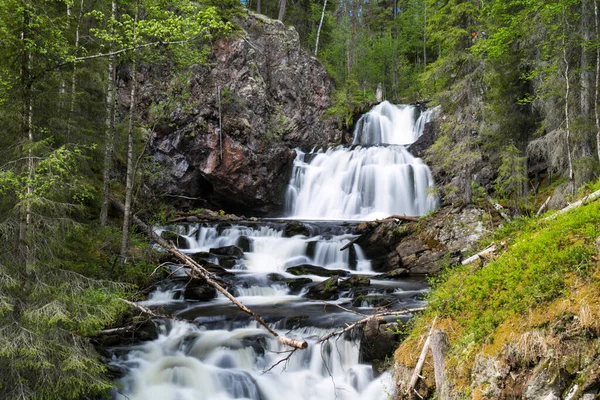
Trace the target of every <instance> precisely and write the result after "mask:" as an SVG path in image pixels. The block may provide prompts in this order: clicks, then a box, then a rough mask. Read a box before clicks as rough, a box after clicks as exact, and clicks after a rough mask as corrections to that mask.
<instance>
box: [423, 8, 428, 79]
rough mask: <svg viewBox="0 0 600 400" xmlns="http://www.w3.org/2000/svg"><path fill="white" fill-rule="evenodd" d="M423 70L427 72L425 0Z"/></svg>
mask: <svg viewBox="0 0 600 400" xmlns="http://www.w3.org/2000/svg"><path fill="white" fill-rule="evenodd" d="M423 70H424V71H425V72H427V0H423Z"/></svg>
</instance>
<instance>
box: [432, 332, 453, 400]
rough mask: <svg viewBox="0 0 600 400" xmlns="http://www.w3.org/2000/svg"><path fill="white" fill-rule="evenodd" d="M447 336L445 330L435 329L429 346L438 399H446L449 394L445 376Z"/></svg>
mask: <svg viewBox="0 0 600 400" xmlns="http://www.w3.org/2000/svg"><path fill="white" fill-rule="evenodd" d="M449 346H450V344H449V343H448V336H447V335H446V332H444V331H443V330H440V329H436V330H435V331H434V332H433V335H432V336H431V342H430V343H429V347H430V348H431V355H432V356H433V372H434V375H435V392H436V394H437V398H438V399H439V400H447V399H448V398H449V397H450V396H449V395H450V393H449V392H450V389H449V385H448V379H447V377H446V352H447V351H448V347H449Z"/></svg>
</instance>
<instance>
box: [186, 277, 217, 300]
mask: <svg viewBox="0 0 600 400" xmlns="http://www.w3.org/2000/svg"><path fill="white" fill-rule="evenodd" d="M216 296H217V291H216V289H215V288H213V287H212V286H209V285H208V284H207V283H203V282H200V281H194V282H191V283H189V284H188V285H187V286H186V287H185V290H184V292H183V298H184V299H186V300H197V301H210V300H212V299H214V298H215V297H216Z"/></svg>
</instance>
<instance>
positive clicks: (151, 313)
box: [119, 299, 160, 318]
mask: <svg viewBox="0 0 600 400" xmlns="http://www.w3.org/2000/svg"><path fill="white" fill-rule="evenodd" d="M119 300H121V301H122V302H124V303H126V304H128V305H129V306H131V307H133V308H135V309H136V310H138V311H140V312H142V313H143V314H146V315H148V316H150V317H152V318H158V317H160V315H158V314H156V313H155V312H154V311H152V310H151V309H149V308H148V307H144V306H142V305H139V304H136V303H134V302H133V301H129V300H125V299H119Z"/></svg>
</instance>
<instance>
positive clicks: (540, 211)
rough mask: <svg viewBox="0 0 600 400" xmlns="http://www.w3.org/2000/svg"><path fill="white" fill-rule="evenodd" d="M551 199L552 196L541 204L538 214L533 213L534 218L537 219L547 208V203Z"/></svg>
mask: <svg viewBox="0 0 600 400" xmlns="http://www.w3.org/2000/svg"><path fill="white" fill-rule="evenodd" d="M551 198H552V196H548V198H547V199H546V201H545V202H544V204H542V206H541V207H540V209H539V210H538V212H537V213H535V216H536V217H539V216H540V215H541V214H542V213H543V212H544V210H545V209H546V207H547V206H548V203H550V199H551Z"/></svg>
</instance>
